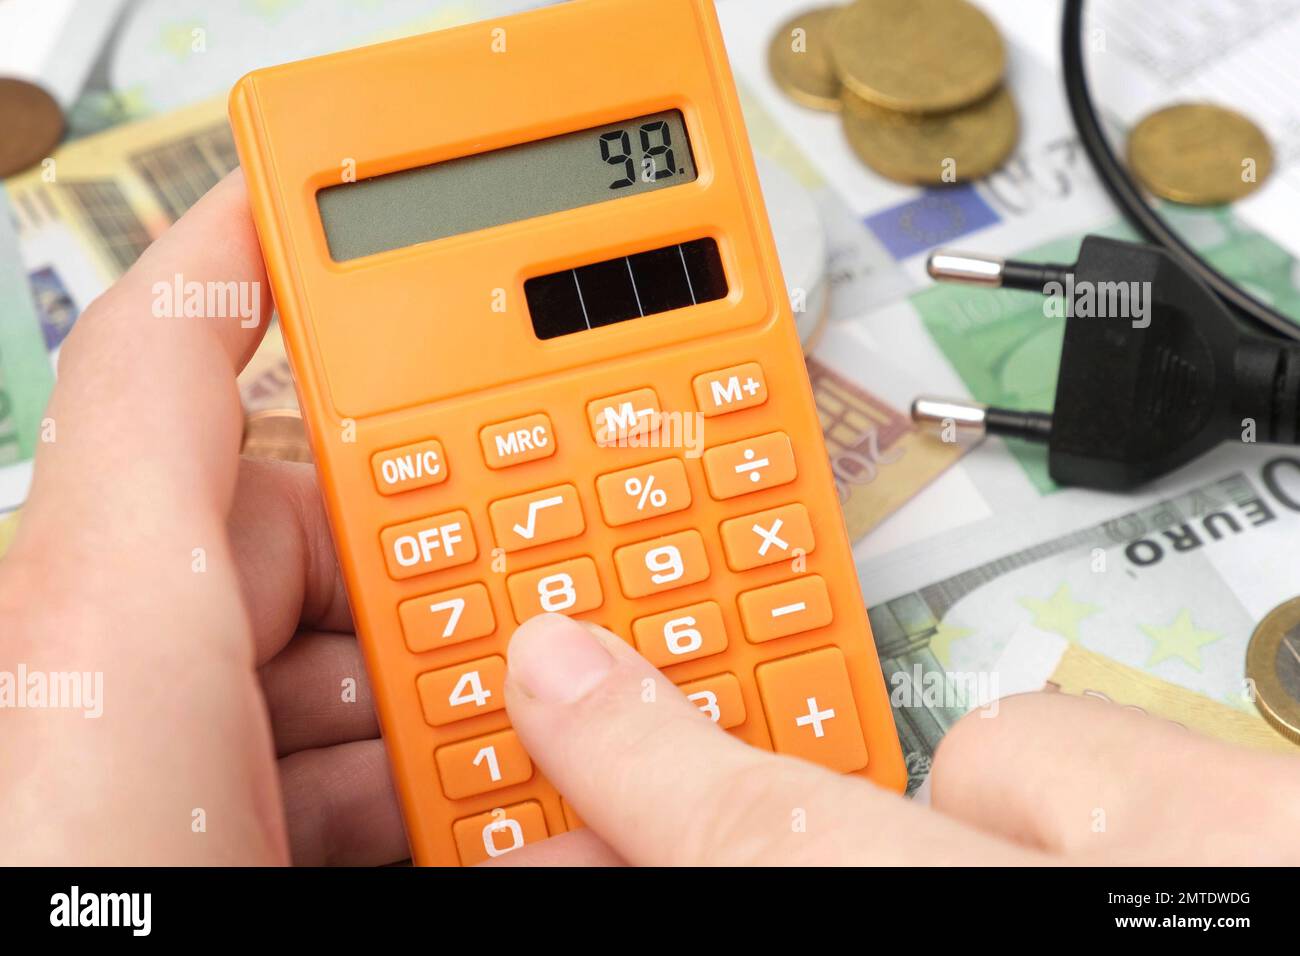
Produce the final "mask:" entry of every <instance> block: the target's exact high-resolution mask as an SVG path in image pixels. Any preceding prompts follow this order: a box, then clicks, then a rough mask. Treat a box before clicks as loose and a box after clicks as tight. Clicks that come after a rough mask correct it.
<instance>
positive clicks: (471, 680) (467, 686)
mask: <svg viewBox="0 0 1300 956" xmlns="http://www.w3.org/2000/svg"><path fill="white" fill-rule="evenodd" d="M505 679H506V662H505V658H503V657H499V656H493V657H481V658H479V659H478V660H475V661H466V662H465V663H464V664H457V665H456V666H455V667H444V668H442V670H436V671H429V672H428V673H427V674H421V675H420V676H419V677H417V678H416V679H415V686H416V689H418V690H419V692H420V707H421V708H423V710H424V719H425V720H426V721H427V722H428V723H429V724H430V725H431V726H434V727H441V726H442V725H443V724H450V723H452V722H454V721H457V720H466V719H467V718H470V717H477V716H478V715H479V714H490V713H492V712H493V711H494V710H500V709H501V708H502V707H504V706H505V700H504V694H502V692H501V688H502V686H504V684H505Z"/></svg>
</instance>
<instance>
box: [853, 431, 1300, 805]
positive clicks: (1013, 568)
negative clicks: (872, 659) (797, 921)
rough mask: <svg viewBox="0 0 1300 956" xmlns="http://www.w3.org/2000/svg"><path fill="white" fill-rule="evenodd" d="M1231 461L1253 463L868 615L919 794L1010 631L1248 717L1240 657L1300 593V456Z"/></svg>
mask: <svg viewBox="0 0 1300 956" xmlns="http://www.w3.org/2000/svg"><path fill="white" fill-rule="evenodd" d="M1234 460H1236V461H1238V462H1243V463H1248V464H1235V465H1233V466H1227V467H1226V471H1225V466H1222V465H1220V470H1221V471H1224V473H1222V474H1221V476H1220V477H1211V476H1210V473H1208V472H1205V471H1202V472H1201V474H1200V477H1199V479H1192V480H1191V481H1190V483H1189V484H1187V485H1184V486H1182V487H1181V488H1180V489H1179V490H1177V491H1175V492H1174V493H1172V494H1170V495H1169V496H1168V497H1165V498H1163V499H1162V500H1159V501H1156V502H1154V503H1149V504H1146V505H1144V506H1141V507H1138V508H1135V509H1134V510H1129V511H1118V512H1117V513H1116V514H1115V515H1114V516H1113V517H1112V518H1110V519H1108V520H1105V521H1101V522H1098V523H1096V524H1092V525H1090V526H1087V527H1083V528H1079V529H1078V530H1075V531H1073V532H1069V533H1065V534H1059V535H1056V536H1052V537H1046V538H1044V539H1042V540H1039V541H1036V542H1034V543H1033V544H1031V545H1029V546H1027V547H1026V546H1023V544H1022V545H1020V546H1018V547H1016V548H1015V549H1014V550H1008V551H1007V552H1006V553H1003V554H1001V555H999V556H998V557H995V558H993V559H992V560H984V561H983V562H982V563H978V564H975V565H974V566H971V567H968V568H966V569H965V570H962V571H960V572H958V573H955V574H951V575H949V576H946V577H943V578H941V579H937V580H933V581H931V582H929V583H927V584H924V585H923V586H921V587H917V588H915V589H914V590H912V591H910V593H906V594H902V595H899V596H897V597H895V598H893V599H891V600H886V601H882V602H880V603H878V604H876V605H875V606H873V607H871V608H870V609H869V614H870V618H871V627H872V631H873V632H874V635H875V640H876V645H877V648H878V650H879V652H880V660H881V665H882V667H883V669H884V673H885V678H886V681H887V683H888V686H889V688H890V693H891V695H892V702H893V704H894V714H895V722H896V724H897V727H898V732H899V736H900V738H901V740H902V743H903V748H904V754H905V756H906V758H907V762H908V766H909V771H910V773H911V789H912V790H915V788H916V787H918V786H919V785H920V784H921V783H922V782H923V781H924V779H925V777H926V776H927V775H928V773H929V768H930V761H931V758H932V757H933V754H934V751H935V748H936V747H937V745H938V743H939V740H940V739H941V738H942V737H943V735H944V734H945V733H946V732H947V730H948V729H949V728H950V727H951V726H952V725H953V724H954V723H955V722H956V721H957V720H958V719H959V718H960V717H962V716H963V715H964V714H965V713H967V712H968V711H969V710H971V709H972V708H973V707H974V706H976V705H977V704H978V703H980V702H981V701H987V700H991V699H995V698H997V697H998V696H999V688H998V686H997V685H998V681H999V677H998V670H999V663H1000V662H1002V661H1004V652H1005V651H1006V649H1007V646H1008V644H1009V643H1010V642H1011V640H1012V638H1013V637H1016V636H1019V638H1020V641H1021V644H1022V646H1023V642H1024V641H1025V639H1026V636H1027V637H1028V638H1029V639H1033V638H1034V637H1035V636H1037V637H1038V638H1039V639H1046V638H1047V637H1048V636H1053V637H1054V638H1055V639H1062V638H1063V639H1065V640H1067V641H1069V642H1070V643H1071V644H1077V645H1078V646H1080V647H1081V648H1084V649H1086V650H1088V651H1091V652H1094V653H1097V654H1101V655H1104V656H1105V657H1107V658H1110V659H1111V660H1114V661H1117V662H1119V663H1120V664H1122V665H1126V666H1128V667H1131V668H1135V669H1137V670H1139V671H1142V672H1144V673H1147V674H1149V675H1151V676H1152V677H1154V678H1157V679H1159V680H1162V681H1165V682H1168V683H1169V684H1173V685H1176V686H1178V687H1182V688H1185V689H1187V690H1189V691H1192V692H1195V693H1197V694H1200V695H1202V696H1203V697H1206V698H1210V699H1212V700H1215V701H1219V702H1220V703H1223V704H1226V705H1228V706H1231V707H1234V708H1237V709H1239V710H1244V711H1253V708H1252V705H1251V703H1250V698H1249V687H1248V685H1247V683H1246V680H1245V658H1246V646H1247V644H1248V642H1249V640H1250V636H1251V633H1252V631H1253V629H1254V626H1255V622H1256V621H1257V620H1258V619H1259V618H1260V617H1262V616H1263V614H1264V613H1266V611H1267V610H1268V609H1269V608H1271V607H1273V606H1275V605H1276V604H1279V603H1281V602H1282V601H1284V600H1287V599H1289V598H1291V597H1293V596H1295V594H1296V593H1297V592H1300V573H1297V571H1296V569H1297V568H1300V454H1297V453H1294V452H1282V451H1279V450H1277V449H1265V448H1260V447H1258V446H1255V447H1253V448H1249V449H1242V450H1241V451H1240V452H1237V453H1235V454H1234ZM1117 500H1122V499H1117ZM1036 504H1037V507H1040V508H1041V507H1046V506H1047V503H1046V502H1041V503H1036ZM988 533H989V534H990V535H993V536H996V535H997V534H998V533H999V532H998V529H997V527H996V526H991V527H990V529H989V532H988ZM931 546H932V547H934V548H936V549H942V548H945V547H948V546H952V547H958V546H959V545H958V544H951V545H950V544H945V541H944V540H943V539H942V538H941V539H937V540H935V541H933V542H931ZM988 553H991V554H996V553H997V551H996V549H991V550H990V551H989V552H988Z"/></svg>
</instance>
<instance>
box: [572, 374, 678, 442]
mask: <svg viewBox="0 0 1300 956" xmlns="http://www.w3.org/2000/svg"><path fill="white" fill-rule="evenodd" d="M659 411H660V409H659V396H658V395H656V394H655V393H654V389H652V388H638V389H637V390H636V391H633V392H623V393H622V394H619V395H608V396H606V397H605V398H598V399H596V400H595V401H594V402H588V403H587V420H588V421H589V422H590V423H591V437H592V438H594V439H595V440H596V444H597V445H620V444H624V443H625V442H626V439H628V438H631V437H632V436H633V435H641V434H644V433H645V432H648V431H653V430H654V429H655V427H656V426H657V425H658V424H659Z"/></svg>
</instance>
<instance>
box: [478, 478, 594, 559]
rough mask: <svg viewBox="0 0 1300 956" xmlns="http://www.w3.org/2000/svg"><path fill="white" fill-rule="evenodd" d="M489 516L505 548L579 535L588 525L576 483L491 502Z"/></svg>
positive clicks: (522, 546)
mask: <svg viewBox="0 0 1300 956" xmlns="http://www.w3.org/2000/svg"><path fill="white" fill-rule="evenodd" d="M488 517H489V518H491V519H492V535H493V537H494V538H496V542H497V544H498V545H500V546H501V548H502V550H504V551H506V552H510V551H522V550H523V549H524V548H535V547H537V546H538V545H542V544H550V543H551V542H552V541H563V540H564V539H565V538H576V537H577V536H578V535H580V534H582V532H583V531H585V530H586V528H587V525H586V523H585V522H584V521H583V520H582V506H581V505H579V504H578V489H577V488H575V487H573V485H557V486H556V487H554V488H543V489H542V490H541V491H533V492H530V493H529V494H526V495H516V496H515V497H513V498H502V499H501V500H500V501H494V502H492V504H491V505H489V506H488Z"/></svg>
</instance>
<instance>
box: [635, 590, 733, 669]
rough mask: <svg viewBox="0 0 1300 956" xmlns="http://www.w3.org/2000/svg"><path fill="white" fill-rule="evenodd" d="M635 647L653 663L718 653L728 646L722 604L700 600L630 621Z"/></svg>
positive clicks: (655, 664)
mask: <svg viewBox="0 0 1300 956" xmlns="http://www.w3.org/2000/svg"><path fill="white" fill-rule="evenodd" d="M632 637H633V638H635V640H636V649H637V650H638V651H640V652H641V655H642V656H643V657H644V658H645V659H646V660H648V661H649V662H650V663H651V664H653V665H654V666H655V667H667V666H668V665H669V664H680V663H682V662H683V661H693V660H695V659H696V658H697V657H707V656H708V655H710V654H721V653H722V652H723V651H725V650H726V649H727V632H726V629H725V628H724V627H723V624H722V608H720V607H718V605H717V604H716V603H715V602H713V601H703V602H701V603H700V604H692V605H690V606H689V607H679V608H678V609H677V610H675V611H665V612H664V613H662V614H652V615H650V616H649V617H640V618H637V619H636V620H635V621H633V622H632Z"/></svg>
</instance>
